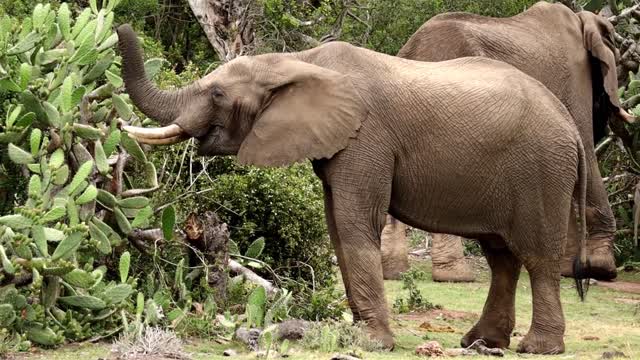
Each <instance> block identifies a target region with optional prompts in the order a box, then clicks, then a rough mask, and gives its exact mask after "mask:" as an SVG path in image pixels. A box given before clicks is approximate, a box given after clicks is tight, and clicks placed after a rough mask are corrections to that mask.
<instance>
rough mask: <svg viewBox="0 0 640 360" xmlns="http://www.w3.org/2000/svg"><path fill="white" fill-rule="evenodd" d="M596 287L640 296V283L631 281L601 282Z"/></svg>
mask: <svg viewBox="0 0 640 360" xmlns="http://www.w3.org/2000/svg"><path fill="white" fill-rule="evenodd" d="M596 286H600V287H604V288H607V289H613V290H617V291H621V292H626V293H631V294H640V283H637V282H630V281H610V282H609V281H599V282H598V283H597V284H596Z"/></svg>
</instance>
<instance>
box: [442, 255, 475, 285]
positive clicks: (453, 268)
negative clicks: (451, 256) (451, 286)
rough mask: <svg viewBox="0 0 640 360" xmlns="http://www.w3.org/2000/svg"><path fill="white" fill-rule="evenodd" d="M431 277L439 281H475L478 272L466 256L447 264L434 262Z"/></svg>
mask: <svg viewBox="0 0 640 360" xmlns="http://www.w3.org/2000/svg"><path fill="white" fill-rule="evenodd" d="M431 277H432V278H433V281H437V282H474V281H475V280H476V274H475V273H474V272H473V269H472V268H471V265H470V264H469V263H468V262H467V261H466V260H465V259H464V258H461V259H457V260H455V261H453V262H450V263H447V264H439V263H433V267H432V269H431Z"/></svg>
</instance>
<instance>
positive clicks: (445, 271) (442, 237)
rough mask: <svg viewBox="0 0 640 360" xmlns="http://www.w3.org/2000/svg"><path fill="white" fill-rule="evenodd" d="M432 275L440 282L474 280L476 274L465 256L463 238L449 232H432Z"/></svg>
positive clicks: (434, 279)
mask: <svg viewBox="0 0 640 360" xmlns="http://www.w3.org/2000/svg"><path fill="white" fill-rule="evenodd" d="M431 239H432V244H433V247H432V249H431V264H432V265H433V267H432V270H431V276H432V278H433V281H439V282H473V281H475V278H476V275H475V274H474V272H473V268H472V266H471V264H469V262H467V259H465V257H464V245H463V244H462V238H461V237H460V236H456V235H449V234H436V233H434V234H431Z"/></svg>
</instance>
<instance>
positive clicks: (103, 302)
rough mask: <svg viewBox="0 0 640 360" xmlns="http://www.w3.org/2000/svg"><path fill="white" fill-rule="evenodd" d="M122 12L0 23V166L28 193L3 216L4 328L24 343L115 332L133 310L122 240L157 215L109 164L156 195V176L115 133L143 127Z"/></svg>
mask: <svg viewBox="0 0 640 360" xmlns="http://www.w3.org/2000/svg"><path fill="white" fill-rule="evenodd" d="M117 2H118V0H109V1H104V2H103V5H104V8H103V9H100V8H98V7H97V6H96V2H95V1H89V3H90V5H91V7H90V8H87V9H85V10H83V11H82V12H81V13H80V14H79V15H77V16H76V15H74V14H73V13H72V10H71V9H70V7H69V6H68V5H67V4H64V3H63V4H61V5H60V7H59V8H58V9H55V10H54V9H53V8H52V6H51V5H50V4H46V5H43V4H37V5H35V7H34V9H33V12H32V13H31V16H30V17H25V18H24V19H22V20H20V21H17V20H15V19H12V18H10V17H7V16H5V17H3V18H1V19H0V94H1V96H3V97H4V99H5V102H4V104H3V109H5V111H4V114H3V116H2V117H1V118H0V122H1V123H0V124H1V127H0V129H1V131H0V147H1V148H2V152H3V154H7V155H8V159H10V161H11V162H12V164H10V163H7V156H4V157H3V158H2V161H3V163H2V167H3V168H4V169H9V168H10V167H13V168H17V169H19V170H20V171H19V174H21V175H22V176H25V178H26V183H27V194H26V198H24V201H21V200H22V199H21V198H20V197H17V198H16V200H17V204H16V206H15V208H14V209H13V211H12V213H10V214H7V215H4V216H1V217H0V237H1V245H0V260H1V262H2V272H1V273H0V284H1V285H2V287H1V288H0V322H1V324H0V326H2V327H4V328H7V329H10V330H11V333H12V336H14V337H15V338H16V339H18V340H19V341H21V344H23V345H24V343H28V341H31V342H33V343H35V344H38V345H41V346H54V345H57V344H60V343H62V342H63V341H64V340H65V339H69V340H81V339H86V338H88V337H92V336H95V335H106V334H111V333H113V332H114V331H115V330H117V329H119V328H120V327H121V326H122V323H121V321H125V325H126V320H127V319H126V318H127V314H128V311H126V310H128V309H130V307H131V302H130V301H129V299H130V297H131V295H132V294H133V293H134V288H135V287H136V283H137V279H136V278H135V277H131V276H129V274H130V255H129V253H128V252H124V253H122V251H123V248H124V247H125V246H126V243H125V242H123V238H125V239H126V236H127V235H128V234H129V232H130V231H131V230H132V228H135V227H139V226H144V225H145V224H147V223H148V221H149V219H150V216H151V215H152V214H153V212H152V211H151V208H150V207H149V199H147V198H146V197H144V196H139V195H136V196H133V194H131V193H129V195H127V193H126V192H121V190H131V189H130V188H129V186H128V185H127V182H126V181H124V180H123V179H122V178H126V176H127V175H126V173H127V171H124V172H123V173H120V172H117V171H116V170H115V167H116V162H115V161H110V160H109V158H110V157H111V156H112V155H113V156H114V157H113V159H114V160H117V159H118V158H120V157H123V156H125V154H126V153H129V154H130V155H131V157H132V161H136V162H138V163H139V165H140V166H141V167H142V168H144V169H145V170H146V172H145V174H146V176H145V178H147V180H148V181H149V182H150V183H149V184H146V185H147V186H148V187H152V186H154V183H155V182H157V178H156V175H155V168H154V166H153V164H151V163H148V162H147V161H146V159H145V154H144V153H143V152H142V150H141V149H140V146H139V145H138V144H137V143H136V142H135V141H134V140H132V139H129V138H128V137H126V135H124V134H121V133H120V131H119V130H118V122H119V121H120V120H121V119H124V120H131V121H134V122H135V121H137V120H136V118H135V117H133V116H132V110H131V105H130V104H129V102H128V97H127V96H126V95H122V94H120V90H121V88H122V79H120V77H119V73H120V71H119V67H118V63H119V58H118V57H117V56H116V54H115V51H114V50H113V46H114V45H115V43H116V42H117V35H115V34H114V33H113V32H112V24H113V19H114V15H113V12H112V9H113V8H114V6H116V5H117ZM117 184H120V185H117ZM116 185H117V186H116ZM120 186H122V189H120ZM114 248H116V249H118V250H117V251H116V252H117V253H122V256H120V257H118V256H112V253H113V252H114V250H113V249H114ZM118 258H119V259H118ZM112 279H113V280H112ZM119 310H125V312H122V313H120V312H119ZM20 347H23V346H20Z"/></svg>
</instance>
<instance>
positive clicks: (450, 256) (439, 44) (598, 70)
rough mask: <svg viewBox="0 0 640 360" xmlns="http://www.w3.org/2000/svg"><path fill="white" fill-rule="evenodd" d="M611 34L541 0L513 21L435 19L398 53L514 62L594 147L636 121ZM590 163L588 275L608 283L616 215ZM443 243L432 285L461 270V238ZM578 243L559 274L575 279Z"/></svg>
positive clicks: (603, 23) (596, 19) (594, 18)
mask: <svg viewBox="0 0 640 360" xmlns="http://www.w3.org/2000/svg"><path fill="white" fill-rule="evenodd" d="M614 31H615V30H614V29H613V26H612V25H611V24H610V23H609V22H608V21H607V20H606V19H604V18H603V17H601V16H598V15H596V14H593V13H591V12H588V11H582V12H579V13H577V14H576V13H574V12H573V11H571V10H570V9H569V8H567V7H566V6H564V5H562V4H550V3H547V2H538V3H536V4H535V5H533V6H532V7H531V8H529V9H528V10H527V11H524V12H523V13H521V14H519V15H516V16H513V17H510V18H490V17H484V16H479V15H474V14H469V13H459V12H458V13H446V14H440V15H437V16H435V17H433V18H431V19H430V20H428V21H427V22H426V23H425V24H424V25H422V26H421V27H420V28H419V29H418V30H417V31H416V32H415V33H414V34H413V35H412V36H411V38H410V39H409V40H408V41H407V43H406V44H405V45H404V47H402V49H401V50H400V51H399V52H398V54H397V56H399V57H402V58H406V59H412V60H420V61H444V60H450V59H455V58H460V57H465V56H484V57H489V58H492V59H496V60H500V61H504V62H506V63H508V64H511V65H513V66H515V67H516V68H518V69H519V70H521V71H523V72H524V73H526V74H528V75H530V76H532V77H533V78H535V79H536V80H538V81H540V82H542V83H543V84H544V85H545V86H546V87H547V88H548V89H549V90H551V92H552V93H553V94H554V95H556V97H558V99H560V101H562V103H563V104H564V105H565V106H566V107H567V109H568V110H569V113H571V115H572V117H573V119H574V120H575V122H576V125H577V127H578V130H579V131H580V135H581V137H582V141H583V143H584V145H585V147H587V148H588V149H592V148H593V147H594V144H596V143H597V142H598V141H600V140H601V139H602V138H603V137H604V136H606V126H607V120H608V119H609V120H610V121H614V122H615V121H618V124H620V123H621V122H623V121H627V122H632V121H633V119H632V117H631V116H630V115H628V114H627V113H626V112H624V111H623V110H622V109H621V106H620V103H619V100H618V96H617V89H618V86H617V74H616V57H617V56H616V55H617V49H616V48H615V47H614V45H613V40H612V37H613V34H614ZM618 126H619V125H618ZM618 126H616V127H613V126H612V128H614V129H615V128H617V127H618ZM587 159H588V163H589V172H588V174H589V175H588V177H589V185H588V191H587V225H588V234H589V238H588V241H587V244H588V252H589V260H590V262H591V267H590V271H591V272H590V274H589V275H590V277H592V278H595V279H598V280H612V279H614V278H615V277H616V276H617V271H616V264H615V258H614V254H613V241H614V238H615V231H616V223H615V218H614V215H613V212H612V210H611V207H610V205H609V201H608V194H607V191H606V188H605V186H604V184H603V182H602V178H601V175H600V171H599V169H598V162H597V158H596V156H595V153H594V152H593V151H587ZM447 239H448V240H449V241H448V242H447V243H446V244H445V245H444V246H443V247H442V248H444V249H446V250H447V253H446V254H441V253H439V252H438V251H437V249H433V250H434V251H432V257H433V259H434V260H435V261H436V263H435V264H434V276H433V277H434V280H441V281H454V280H457V278H458V275H457V274H458V272H456V271H448V269H449V268H462V269H465V268H466V264H464V263H463V254H462V252H461V249H462V244H461V238H459V237H447ZM575 240H576V239H571V238H570V239H569V241H568V245H567V249H566V256H564V257H563V261H562V267H561V269H562V275H564V276H568V277H571V276H573V268H572V254H574V253H575V252H576V249H577V246H578V243H577V241H575ZM383 246H385V247H386V248H390V247H391V246H393V245H386V244H383ZM396 246H397V245H396ZM455 249H458V250H457V251H455ZM405 256H406V255H405ZM402 261H405V260H403V259H402V256H399V257H397V258H393V259H387V260H386V263H387V264H395V263H401V262H402Z"/></svg>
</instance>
